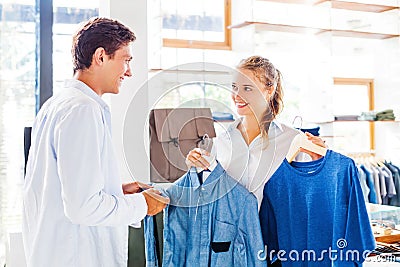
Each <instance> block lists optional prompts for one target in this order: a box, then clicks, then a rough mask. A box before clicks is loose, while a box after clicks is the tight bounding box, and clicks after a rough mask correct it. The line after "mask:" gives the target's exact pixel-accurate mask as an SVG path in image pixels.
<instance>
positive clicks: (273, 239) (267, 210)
mask: <svg viewBox="0 0 400 267" xmlns="http://www.w3.org/2000/svg"><path fill="white" fill-rule="evenodd" d="M260 224H261V231H262V237H263V241H264V245H265V248H266V251H265V257H266V258H267V262H268V264H272V263H274V262H275V261H276V255H277V253H278V251H279V243H278V230H277V224H276V218H275V214H274V211H273V209H272V206H271V205H270V201H269V199H268V197H263V200H262V202H261V207H260Z"/></svg>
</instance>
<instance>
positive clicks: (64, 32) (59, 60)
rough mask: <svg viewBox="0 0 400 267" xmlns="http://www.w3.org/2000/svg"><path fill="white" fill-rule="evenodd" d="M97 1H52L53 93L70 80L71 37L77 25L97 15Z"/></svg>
mask: <svg viewBox="0 0 400 267" xmlns="http://www.w3.org/2000/svg"><path fill="white" fill-rule="evenodd" d="M98 7H99V1H98V0H86V1H78V0H70V1H63V0H54V6H53V12H54V25H53V74H54V76H53V85H54V86H53V88H54V90H55V92H56V91H57V89H60V88H62V85H63V84H64V80H65V79H68V78H71V77H72V74H73V71H72V57H71V46H72V35H73V34H74V33H75V31H76V30H77V29H78V25H79V23H81V22H83V21H86V20H88V19H89V18H91V17H95V16H98V15H99V9H98Z"/></svg>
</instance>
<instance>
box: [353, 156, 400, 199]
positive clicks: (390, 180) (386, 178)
mask: <svg viewBox="0 0 400 267" xmlns="http://www.w3.org/2000/svg"><path fill="white" fill-rule="evenodd" d="M357 168H358V172H359V177H360V183H361V189H362V191H363V195H364V198H365V201H366V202H369V203H374V204H383V205H391V206H400V175H399V170H398V167H397V166H395V165H393V164H392V163H389V162H384V163H376V164H375V163H371V162H362V163H358V164H357ZM364 178H365V181H366V182H365V183H366V184H364V182H363V179H364ZM365 185H366V186H365Z"/></svg>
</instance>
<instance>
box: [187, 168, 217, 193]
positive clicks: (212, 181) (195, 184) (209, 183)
mask: <svg viewBox="0 0 400 267" xmlns="http://www.w3.org/2000/svg"><path fill="white" fill-rule="evenodd" d="M224 171H225V170H224V169H223V168H222V166H221V164H219V163H218V164H217V166H215V168H214V170H213V171H212V172H211V174H210V176H208V178H207V179H206V180H205V181H204V183H203V185H202V186H203V187H204V188H207V189H208V190H212V189H214V187H215V185H216V184H217V183H218V181H219V178H220V177H221V175H222V174H223V173H224ZM189 178H190V186H191V187H192V188H193V189H194V190H197V189H199V188H200V186H201V185H200V181H199V178H198V176H197V171H196V168H194V167H192V168H190V170H189Z"/></svg>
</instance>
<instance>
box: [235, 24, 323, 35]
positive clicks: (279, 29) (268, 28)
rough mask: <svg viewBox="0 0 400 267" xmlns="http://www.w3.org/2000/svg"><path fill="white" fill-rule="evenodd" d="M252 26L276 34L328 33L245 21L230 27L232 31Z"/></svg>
mask: <svg viewBox="0 0 400 267" xmlns="http://www.w3.org/2000/svg"><path fill="white" fill-rule="evenodd" d="M250 25H255V26H256V27H257V29H258V30H262V31H275V32H291V33H313V34H317V33H321V32H325V31H328V30H327V29H318V28H311V27H305V26H296V25H287V24H275V23H268V22H260V21H245V22H242V23H239V24H235V25H230V26H229V28H230V29H239V28H243V27H247V26H250Z"/></svg>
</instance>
